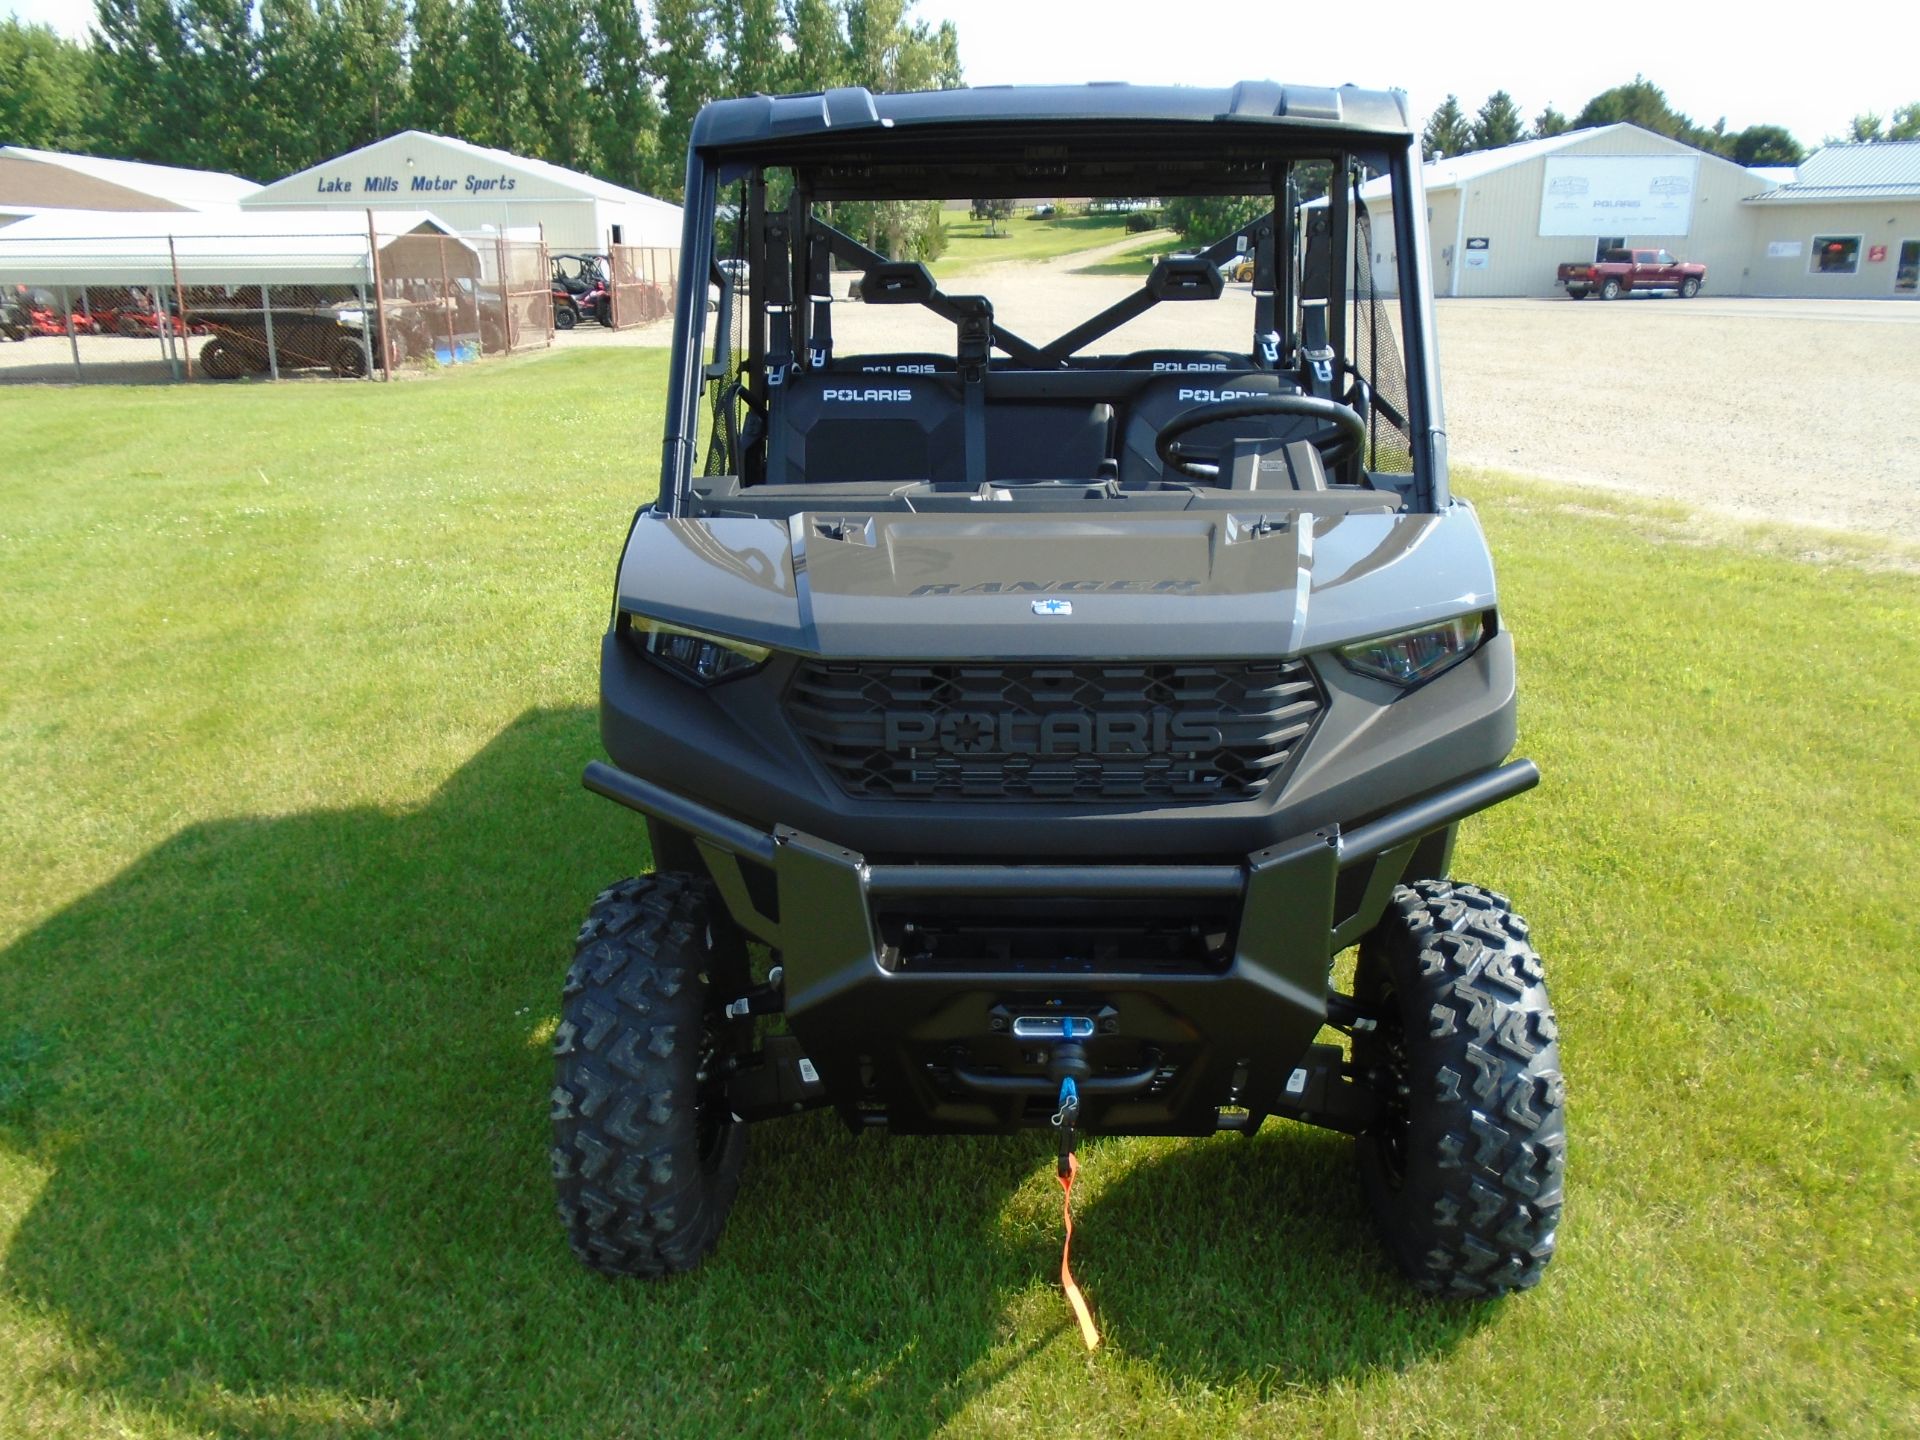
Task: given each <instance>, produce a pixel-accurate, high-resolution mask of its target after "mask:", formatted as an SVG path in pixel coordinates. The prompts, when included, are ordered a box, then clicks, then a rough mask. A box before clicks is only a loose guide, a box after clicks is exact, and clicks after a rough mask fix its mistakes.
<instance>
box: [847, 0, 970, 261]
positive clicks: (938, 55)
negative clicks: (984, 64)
mask: <svg viewBox="0 0 1920 1440" xmlns="http://www.w3.org/2000/svg"><path fill="white" fill-rule="evenodd" d="M907 9H908V6H907V0H847V7H846V17H847V18H846V25H847V28H846V35H847V51H846V79H845V81H844V83H846V84H849V85H865V86H866V87H867V88H868V89H870V90H894V91H901V90H939V89H946V88H949V87H952V86H956V85H958V84H959V83H960V44H959V39H958V37H957V35H956V34H955V32H954V29H953V25H952V24H951V22H948V23H945V24H942V25H941V26H940V28H939V29H938V30H935V29H933V28H932V27H931V26H929V25H928V24H927V23H926V22H925V21H923V20H912V19H910V18H909V17H908V15H907ZM835 220H836V222H837V223H838V224H840V225H841V226H842V227H843V228H846V229H848V230H849V231H850V232H851V233H854V234H858V235H862V236H864V237H865V239H866V243H867V244H868V245H869V246H870V247H871V248H873V249H875V250H879V251H882V252H883V253H885V254H886V255H888V256H890V257H891V258H893V259H895V260H933V259H937V258H938V257H939V255H940V253H941V252H942V251H943V250H945V249H946V245H947V230H946V226H944V225H943V224H941V222H940V202H939V201H937V200H926V201H918V200H914V201H906V200H883V201H873V200H868V201H862V202H860V203H858V204H855V205H842V206H840V207H838V208H837V210H836V212H835Z"/></svg>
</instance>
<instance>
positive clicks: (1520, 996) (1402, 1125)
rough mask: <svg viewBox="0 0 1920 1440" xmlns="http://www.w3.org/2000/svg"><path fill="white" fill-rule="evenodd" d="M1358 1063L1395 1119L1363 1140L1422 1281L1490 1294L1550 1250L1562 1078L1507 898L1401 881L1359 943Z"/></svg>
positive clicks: (1521, 929) (1562, 1130) (1558, 1186)
mask: <svg viewBox="0 0 1920 1440" xmlns="http://www.w3.org/2000/svg"><path fill="white" fill-rule="evenodd" d="M1355 993H1356V999H1357V1000H1358V1001H1359V1003H1360V1005H1361V1007H1362V1008H1363V1009H1364V1010H1366V1011H1369V1012H1371V1013H1373V1014H1375V1015H1376V1016H1378V1017H1380V1024H1379V1028H1378V1029H1376V1030H1371V1031H1368V1030H1358V1031H1356V1032H1355V1035H1354V1047H1353V1048H1354V1063H1355V1067H1356V1069H1358V1070H1359V1072H1360V1073H1361V1075H1362V1077H1363V1078H1366V1079H1368V1080H1369V1081H1370V1082H1371V1083H1373V1084H1375V1085H1376V1086H1378V1087H1380V1089H1381V1092H1382V1094H1383V1095H1384V1096H1385V1097H1386V1099H1387V1102H1388V1109H1389V1117H1388V1119H1387V1121H1386V1122H1385V1123H1384V1124H1383V1125H1382V1126H1381V1127H1379V1128H1378V1129H1376V1130H1375V1131H1374V1132H1373V1133H1370V1134H1367V1135H1363V1136H1361V1137H1360V1140H1359V1159H1360V1175H1361V1183H1362V1186H1363V1188H1364V1189H1365V1190H1366V1193H1367V1198H1368V1201H1369V1203H1370V1204H1371V1206H1372V1209H1373V1214H1374V1219H1375V1220H1376V1222H1377V1223H1378V1225H1379V1227H1380V1231H1381V1235H1382V1237H1383V1238H1384V1239H1385V1241H1386V1244H1387V1248H1388V1249H1389V1250H1390V1251H1391V1252H1392V1254H1393V1256H1394V1258H1395V1259H1396V1260H1397V1261H1398V1262H1399V1263H1400V1266H1401V1268H1402V1269H1404V1270H1405V1271H1406V1272H1407V1274H1408V1276H1409V1277H1411V1279H1412V1280H1413V1282H1414V1283H1415V1284H1416V1285H1417V1286H1419V1287H1420V1288H1421V1289H1423V1290H1427V1291H1430V1292H1435V1293H1447V1294H1455V1295H1465V1296H1490V1295H1500V1294H1504V1293H1505V1292H1507V1291H1509V1290H1524V1289H1526V1288H1528V1287H1529V1286H1532V1285H1534V1284H1536V1283H1538V1281H1539V1279H1540V1275H1541V1272H1542V1271H1543V1270H1544V1269H1545V1267H1546V1264H1547V1262H1548V1261H1549V1260H1550V1259H1552V1257H1553V1245H1554V1231H1555V1228H1556V1227H1557V1226H1558V1225H1559V1222H1560V1206H1561V1198H1562V1175H1563V1171H1564V1168H1565V1164H1566V1144H1567V1140H1566V1112H1565V1105H1566V1087H1565V1084H1564V1082H1563V1081H1562V1079H1561V1075H1560V1048H1559V1046H1558V1044H1557V1043H1556V1040H1555V1037H1556V1035H1557V1033H1558V1032H1557V1030H1556V1028H1555V1025H1554V1018H1553V1007H1552V1005H1551V1004H1550V1003H1549V1001H1548V998H1547V985H1546V974H1545V971H1544V970H1543V968H1542V967H1541V964H1540V957H1539V955H1538V954H1536V953H1535V951H1534V949H1533V947H1532V945H1530V944H1529V943H1528V940H1527V923H1526V921H1524V920H1522V919H1521V918H1520V917H1519V916H1518V915H1516V914H1514V913H1513V912H1512V910H1510V909H1509V908H1508V906H1507V901H1506V898H1505V897H1504V896H1500V895H1495V894H1493V893H1491V892H1489V891H1486V890H1481V889H1478V888H1476V887H1474V886H1471V885H1456V884H1453V883H1450V882H1448V881H1443V880H1422V881H1420V882H1419V883H1417V884H1415V885H1411V886H1406V885H1403V886H1400V887H1399V888H1398V889H1397V890H1395V892H1394V897H1393V902H1392V904H1391V905H1389V906H1388V908H1387V913H1386V915H1385V916H1384V917H1383V918H1382V919H1381V921H1380V924H1379V925H1378V926H1377V927H1375V929H1374V930H1373V931H1372V932H1371V933H1370V934H1369V935H1368V936H1367V938H1366V939H1365V940H1363V941H1362V942H1361V946H1360V962H1359V967H1358V972H1357V975H1356V977H1355Z"/></svg>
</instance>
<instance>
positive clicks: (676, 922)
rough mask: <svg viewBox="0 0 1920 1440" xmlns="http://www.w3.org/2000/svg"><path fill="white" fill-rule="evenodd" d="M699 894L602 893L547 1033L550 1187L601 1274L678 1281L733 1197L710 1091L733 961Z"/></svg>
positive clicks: (723, 1043)
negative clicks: (554, 1025)
mask: <svg viewBox="0 0 1920 1440" xmlns="http://www.w3.org/2000/svg"><path fill="white" fill-rule="evenodd" d="M710 895H711V892H710V890H709V889H708V887H707V886H706V885H705V884H704V883H703V882H701V881H698V880H695V879H693V878H692V877H690V876H686V875H673V874H661V875H643V876H641V877H640V878H639V879H637V880H622V881H621V882H620V883H619V884H617V885H613V886H609V887H608V888H607V889H606V890H604V891H602V892H601V894H600V897H599V899H597V900H595V901H594V903H593V909H592V910H591V911H590V912H589V913H588V915H587V920H586V923H585V924H584V925H582V926H581V927H580V934H579V938H578V939H577V940H576V942H575V947H574V961H573V967H572V968H571V969H570V970H568V971H567V983H566V988H565V990H564V991H563V999H562V1007H561V1008H562V1013H561V1017H560V1027H559V1029H558V1030H556V1031H555V1032H554V1038H553V1054H554V1070H555V1075H554V1088H553V1141H554V1143H553V1152H552V1154H553V1181H554V1187H555V1189H556V1191H557V1192H558V1199H559V1209H560V1219H561V1220H562V1222H564V1223H565V1225H566V1227H567V1240H568V1242H569V1243H570V1244H571V1245H572V1246H573V1251H574V1254H576V1255H578V1256H579V1257H580V1259H581V1261H582V1262H584V1263H585V1264H586V1265H587V1266H589V1267H590V1268H592V1269H594V1270H598V1271H600V1272H601V1273H602V1274H604V1275H644V1276H662V1275H670V1274H674V1273H676V1272H678V1271H684V1270H691V1269H693V1268H694V1267H695V1266H697V1265H698V1264H699V1263H700V1262H701V1261H702V1260H703V1259H705V1258H706V1256H707V1252H708V1251H710V1250H712V1249H713V1247H714V1245H715V1243H716V1242H717V1241H718V1240H719V1238H720V1232H721V1230H722V1229H723V1228H724V1227H725V1225H726V1223H727V1213H728V1211H730V1210H731V1209H732V1208H733V1199H734V1195H735V1194H736V1193H737V1192H738V1190H739V1188H740V1169H741V1166H742V1164H743V1163H744V1161H745V1159H746V1146H747V1134H746V1126H745V1125H744V1124H742V1123H741V1122H740V1121H738V1120H736V1119H734V1118H733V1116H732V1113H731V1112H730V1111H729V1109H728V1108H727V1103H726V1097H725V1095H724V1093H723V1092H722V1090H721V1088H720V1083H721V1079H722V1067H723V1065H724V1063H725V1060H726V1058H727V1055H728V1054H729V1053H730V1048H731V1047H730V1046H729V1045H728V1044H727V1037H726V1036H725V1034H724V1031H725V1029H726V1022H725V1020H724V1019H723V1018H722V1016H721V1015H720V1013H719V1006H720V1003H721V998H720V997H721V996H722V995H723V994H724V993H726V991H727V990H729V989H737V988H740V986H741V984H742V982H743V980H744V975H745V968H746V952H745V949H744V946H743V945H741V944H740V943H739V938H738V936H737V934H736V933H735V932H734V931H733V929H732V927H731V926H730V925H729V923H728V921H727V919H726V917H725V915H724V914H722V913H717V907H716V906H715V905H714V904H713V903H712V901H711V899H710Z"/></svg>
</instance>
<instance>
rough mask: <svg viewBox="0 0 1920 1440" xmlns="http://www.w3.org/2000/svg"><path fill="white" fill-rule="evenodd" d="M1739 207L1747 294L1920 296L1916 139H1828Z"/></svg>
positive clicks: (1919, 149) (1919, 154)
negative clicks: (1750, 248) (1750, 233)
mask: <svg viewBox="0 0 1920 1440" xmlns="http://www.w3.org/2000/svg"><path fill="white" fill-rule="evenodd" d="M1745 208H1746V209H1747V210H1748V212H1749V213H1750V215H1751V217H1752V220H1753V226H1754V253H1753V258H1752V261H1751V269H1752V274H1751V275H1750V276H1749V277H1748V287H1749V288H1748V289H1747V290H1746V292H1745V293H1747V294H1750V295H1834V296H1846V297H1848V298H1850V299H1855V300H1868V299H1881V298H1885V297H1889V296H1890V297H1892V298H1894V299H1901V300H1912V299H1916V298H1920V140H1905V141H1895V142H1892V143H1881V144H1877V145H1829V146H1827V147H1826V149H1824V150H1821V151H1819V152H1817V153H1816V154H1813V155H1810V156H1808V157H1807V159H1806V161H1805V162H1804V163H1803V164H1802V165H1801V166H1800V168H1799V171H1798V172H1797V173H1796V174H1795V175H1794V177H1793V179H1792V181H1791V182H1789V183H1788V184H1785V185H1782V186H1780V187H1779V188H1777V189H1773V190H1768V191H1767V192H1765V193H1764V194H1761V195H1756V196H1754V197H1753V198H1752V199H1751V200H1749V201H1748V202H1747V205H1746V207H1745Z"/></svg>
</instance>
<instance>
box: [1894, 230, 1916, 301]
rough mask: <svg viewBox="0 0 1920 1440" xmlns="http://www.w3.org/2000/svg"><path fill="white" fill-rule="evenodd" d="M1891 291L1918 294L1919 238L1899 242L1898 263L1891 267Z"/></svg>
mask: <svg viewBox="0 0 1920 1440" xmlns="http://www.w3.org/2000/svg"><path fill="white" fill-rule="evenodd" d="M1893 293H1894V294H1896V295H1913V294H1920V240H1902V241H1901V242H1900V263H1899V264H1897V265H1895V266H1894V267H1893Z"/></svg>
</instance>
